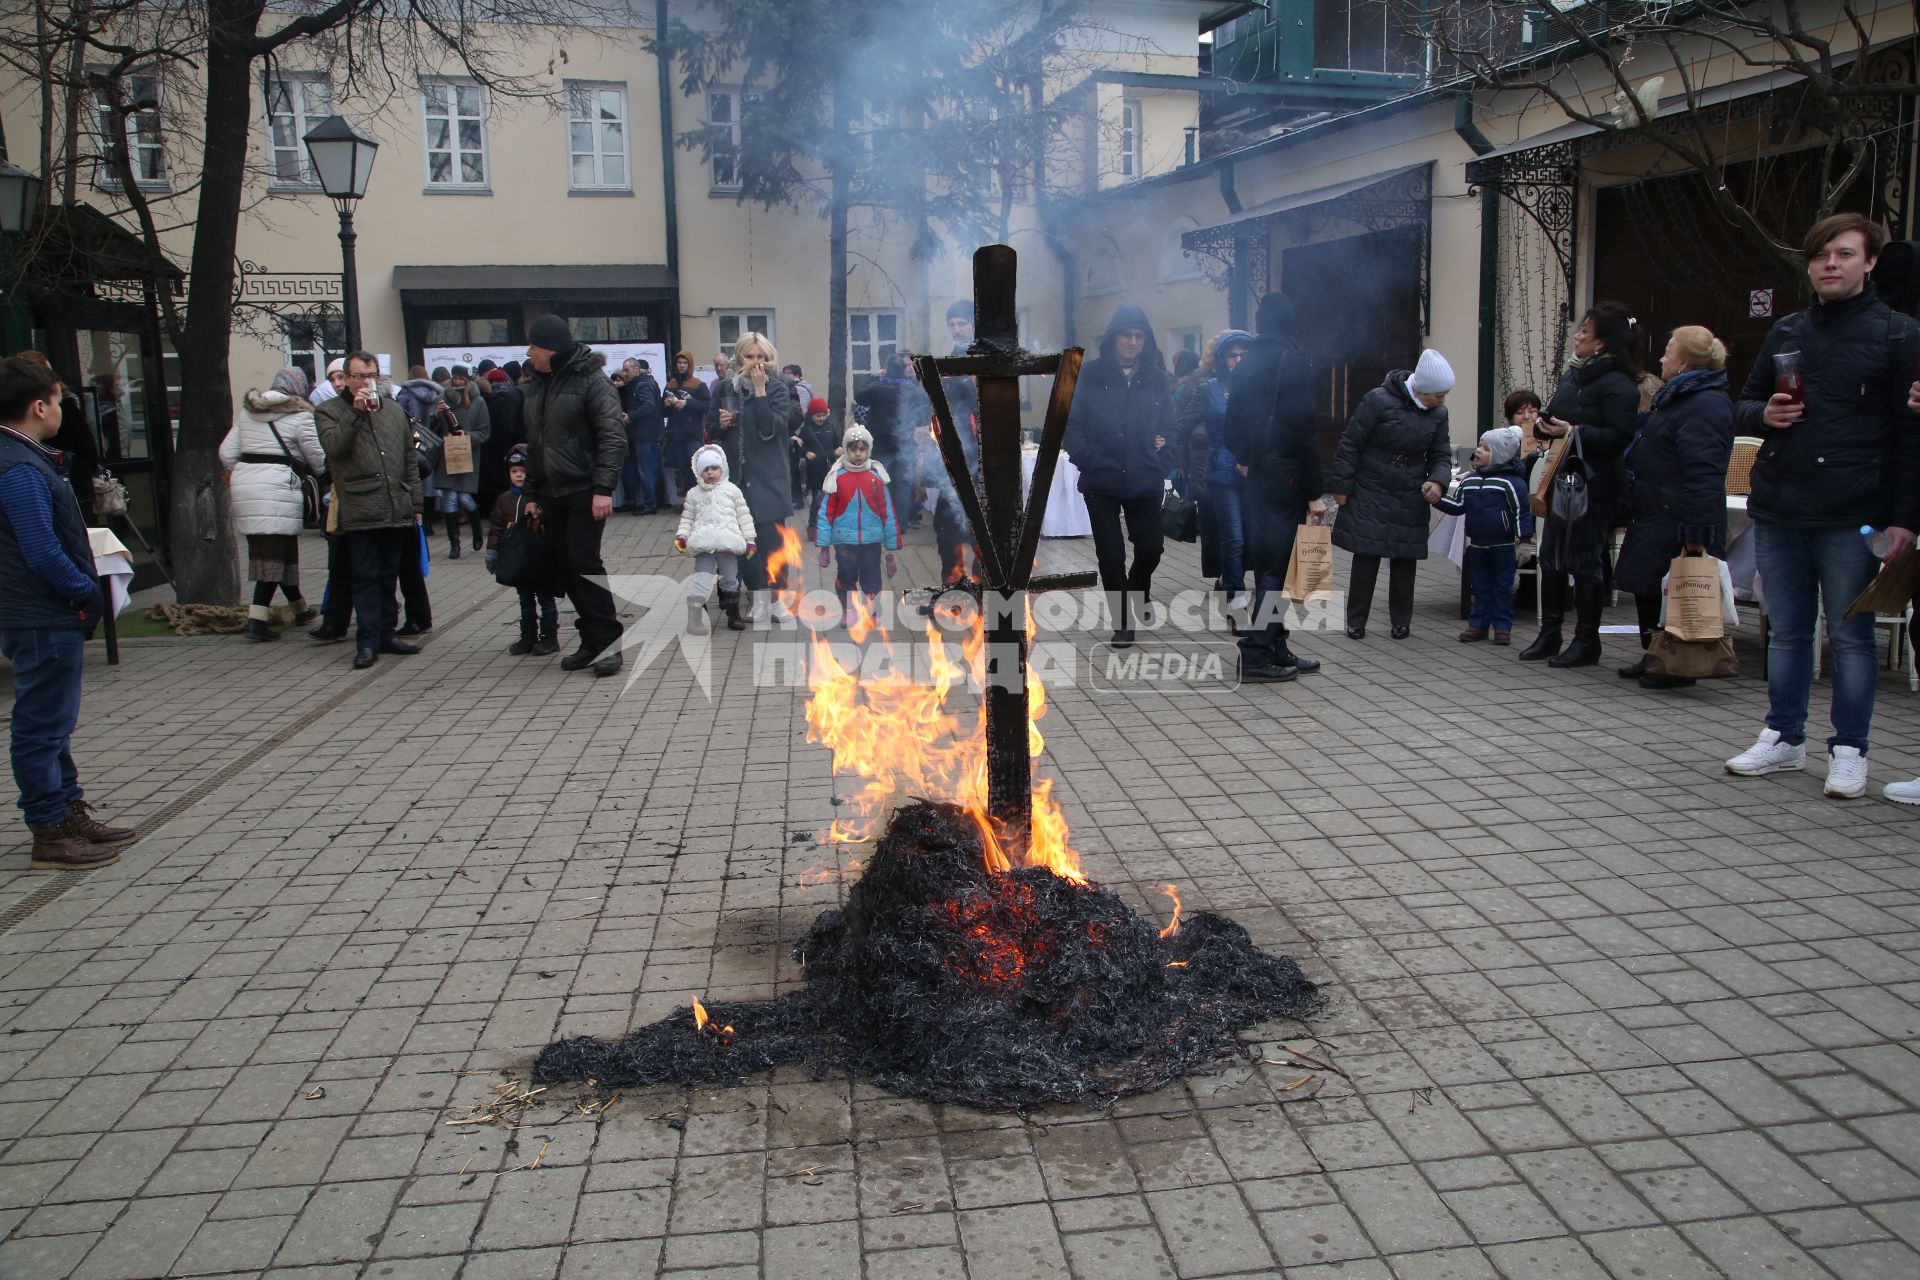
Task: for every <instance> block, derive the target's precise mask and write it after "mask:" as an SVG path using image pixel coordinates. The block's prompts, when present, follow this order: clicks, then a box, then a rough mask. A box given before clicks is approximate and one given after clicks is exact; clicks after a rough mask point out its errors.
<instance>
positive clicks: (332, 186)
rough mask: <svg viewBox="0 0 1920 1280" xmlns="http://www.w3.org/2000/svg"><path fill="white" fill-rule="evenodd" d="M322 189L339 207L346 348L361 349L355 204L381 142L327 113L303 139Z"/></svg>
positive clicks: (364, 185)
mask: <svg viewBox="0 0 1920 1280" xmlns="http://www.w3.org/2000/svg"><path fill="white" fill-rule="evenodd" d="M303 141H305V143H306V144H307V156H308V157H309V158H310V159H311V160H312V161H313V175H314V178H315V180H317V181H318V182H319V184H320V189H321V190H322V191H324V192H326V193H327V196H328V197H329V198H330V199H332V201H333V203H334V207H335V208H337V209H339V210H340V310H341V311H342V312H343V313H344V315H345V319H346V328H347V350H348V351H358V350H359V349H360V282H359V278H358V276H357V275H356V274H355V270H354V265H353V245H354V240H355V236H354V233H353V203H354V201H356V200H358V199H360V197H362V196H364V195H366V194H367V178H368V177H369V176H370V175H371V174H372V173H373V153H374V152H376V151H378V150H379V149H380V144H379V143H377V142H375V141H374V140H373V139H372V138H369V137H367V135H366V134H364V133H361V132H360V131H359V130H358V129H356V128H354V127H353V126H352V125H351V124H349V123H348V122H347V120H346V119H345V117H343V116H328V117H327V118H326V119H325V120H322V121H321V122H320V123H319V124H317V125H315V126H313V128H312V129H310V130H309V131H308V132H307V136H306V137H305V138H304V139H303Z"/></svg>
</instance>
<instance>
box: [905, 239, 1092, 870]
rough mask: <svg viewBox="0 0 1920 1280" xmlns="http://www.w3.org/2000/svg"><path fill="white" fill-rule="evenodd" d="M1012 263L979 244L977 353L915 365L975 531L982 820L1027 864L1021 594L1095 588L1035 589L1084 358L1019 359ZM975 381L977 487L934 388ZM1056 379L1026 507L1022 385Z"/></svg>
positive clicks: (1029, 786) (1078, 580)
mask: <svg viewBox="0 0 1920 1280" xmlns="http://www.w3.org/2000/svg"><path fill="white" fill-rule="evenodd" d="M1017 265H1018V260H1017V257H1016V255H1015V254H1014V251H1013V250H1012V249H1010V248H1008V247H1007V246H1006V245H999V244H996V245H988V246H986V247H985V248H983V249H981V250H979V251H978V252H977V253H975V254H974V255H973V299H974V335H975V336H974V343H973V346H972V347H971V348H970V349H969V350H968V353H967V355H965V356H959V357H953V358H948V359H936V358H935V357H933V356H916V357H915V359H914V364H915V366H916V368H917V369H918V371H919V374H920V382H921V385H922V386H923V387H924V388H925V389H926V391H927V395H928V398H929V399H930V400H932V401H933V408H934V416H935V419H936V426H937V427H938V429H939V432H940V453H941V457H942V459H943V460H944V461H945V462H946V465H947V473H948V475H949V476H950V477H951V478H952V480H953V483H954V488H955V491H956V492H957V494H958V496H959V499H960V505H961V508H962V510H963V511H964V512H965V514H966V516H967V521H968V523H969V524H970V525H971V526H972V530H973V539H974V544H975V548H976V550H977V551H978V553H979V555H978V563H979V566H980V570H981V573H980V577H979V579H978V580H977V581H976V582H974V583H972V584H970V586H971V588H972V589H973V590H974V591H976V592H977V593H978V594H979V596H980V608H981V615H982V619H983V625H984V627H985V639H986V680H987V688H986V745H987V809H988V812H989V814H990V815H991V816H992V817H993V818H994V820H995V822H996V823H997V824H998V825H999V827H1000V832H1001V836H1002V839H1003V841H1004V842H1005V843H1006V844H1007V845H1008V847H1009V852H1010V853H1012V854H1014V855H1015V856H1020V855H1024V854H1025V852H1026V850H1027V848H1028V846H1029V844H1030V843H1031V834H1032V826H1033V761H1032V759H1031V757H1030V756H1029V754H1028V751H1027V741H1028V739H1027V721H1028V703H1027V605H1026V593H1027V591H1028V590H1029V588H1032V587H1039V588H1041V589H1046V588H1075V587H1085V586H1091V585H1093V581H1094V576H1093V575H1092V574H1075V575H1068V576H1063V577H1060V578H1055V579H1051V580H1048V581H1046V582H1044V583H1035V582H1034V581H1033V562H1034V558H1035V554H1036V551H1037V546H1038V539H1039V530H1040V522H1041V520H1042V519H1043V518H1044V516H1045V514H1046V504H1047V489H1048V486H1049V485H1050V484H1051V482H1052V478H1053V471H1054V461H1055V459H1056V458H1057V457H1058V455H1059V452H1060V441H1061V438H1062V436H1063V435H1064V434H1065V432H1066V425H1067V423H1066V416H1067V409H1068V406H1069V405H1070V404H1071V403H1072V400H1073V387H1074V383H1075V380H1076V379H1077V378H1078V376H1079V371H1080V357H1081V354H1082V353H1081V351H1080V350H1079V349H1078V348H1072V349H1069V350H1067V351H1064V352H1062V353H1060V354H1059V355H1057V356H1036V355H1031V354H1029V353H1027V352H1025V351H1022V350H1021V349H1020V331H1019V319H1018V316H1019V312H1018V309H1017V307H1016V305H1015V281H1016V277H1017V270H1016V268H1017ZM969 374H971V375H973V376H974V377H975V378H976V379H977V380H978V385H979V394H980V482H979V484H978V486H977V487H976V485H975V482H974V477H973V475H972V474H971V472H970V471H969V469H968V467H967V462H966V454H965V451H964V449H963V447H962V445H961V442H960V437H959V435H958V432H959V431H964V430H967V426H966V424H965V423H959V424H956V423H955V422H954V420H953V412H952V410H951V409H950V408H949V407H948V404H947V396H946V391H945V389H944V388H943V387H942V386H941V383H940V379H941V377H942V376H943V375H944V376H947V377H955V376H965V375H969ZM1030 374H1053V375H1054V392H1053V397H1052V399H1051V400H1050V401H1049V403H1048V406H1047V425H1046V430H1045V433H1044V435H1043V438H1042V441H1041V455H1040V457H1039V459H1038V460H1037V465H1036V466H1035V468H1034V479H1033V495H1032V499H1031V500H1030V501H1026V500H1023V497H1022V482H1021V474H1020V452H1021V450H1020V378H1021V377H1022V375H1030Z"/></svg>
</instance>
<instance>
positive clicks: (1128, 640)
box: [1065, 303, 1186, 649]
mask: <svg viewBox="0 0 1920 1280" xmlns="http://www.w3.org/2000/svg"><path fill="white" fill-rule="evenodd" d="M1178 435H1179V432H1178V431H1177V430H1176V429H1175V427H1174V424H1173V383H1172V381H1171V380H1170V379H1169V378H1168V376H1167V366H1166V362H1165V361H1164V360H1162V359H1161V358H1160V347H1159V344H1157V343H1156V342H1155V341H1154V339H1153V326H1152V325H1151V324H1150V323H1148V321H1147V313H1146V312H1145V311H1142V310H1141V309H1140V308H1139V307H1136V306H1133V305H1132V304H1131V303H1126V304H1122V305H1121V306H1120V307H1118V308H1116V309H1115V311H1114V313H1113V319H1112V320H1111V321H1109V322H1108V324H1107V331H1106V333H1105V335H1103V336H1102V337H1101V339H1100V355H1099V358H1098V359H1094V360H1089V361H1088V362H1087V363H1086V364H1085V365H1084V366H1082V368H1081V370H1080V382H1079V385H1078V386H1076V387H1075V389H1074V393H1073V408H1072V410H1071V411H1070V412H1069V413H1068V415H1067V435H1066V441H1065V448H1066V452H1067V454H1068V456H1069V457H1071V458H1072V459H1073V465H1074V466H1076V467H1078V468H1079V469H1080V493H1081V495H1082V496H1084V497H1085V498H1086V500H1087V518H1088V520H1089V522H1090V523H1091V524H1092V525H1093V554H1094V559H1095V560H1096V561H1098V563H1099V566H1100V588H1101V590H1103V591H1105V592H1106V593H1107V600H1108V607H1109V608H1110V609H1111V611H1112V614H1113V639H1112V641H1111V643H1112V645H1113V646H1114V647H1115V648H1117V649H1124V648H1127V647H1128V646H1130V645H1131V644H1132V643H1133V639H1134V635H1133V624H1134V621H1135V615H1136V614H1137V613H1138V611H1139V610H1140V609H1141V608H1142V607H1143V606H1144V604H1145V602H1146V600H1147V599H1148V597H1149V593H1150V592H1151V591H1152V590H1153V571H1154V568H1155V567H1156V566H1157V565H1159V563H1160V553H1161V551H1162V549H1163V548H1164V547H1165V545H1166V544H1165V539H1164V538H1163V536H1162V534H1161V530H1160V503H1161V498H1162V494H1163V493H1164V491H1165V481H1166V479H1167V477H1168V476H1169V475H1170V474H1172V472H1173V471H1174V469H1175V468H1176V467H1177V466H1178V465H1179V464H1180V462H1181V461H1182V460H1183V459H1184V458H1185V456H1186V450H1185V448H1184V446H1183V445H1181V444H1180V442H1179V441H1178ZM1123 520H1124V521H1125V523H1126V532H1125V533H1124V534H1122V532H1121V522H1122V521H1123ZM1129 542H1131V543H1132V544H1133V565H1132V567H1131V568H1129V567H1128V565H1127V544H1128V543H1129Z"/></svg>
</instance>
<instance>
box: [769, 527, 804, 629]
mask: <svg viewBox="0 0 1920 1280" xmlns="http://www.w3.org/2000/svg"><path fill="white" fill-rule="evenodd" d="M775 527H776V528H777V529H779V530H780V545H779V546H777V547H773V548H771V549H769V550H768V552H767V581H768V582H770V583H772V584H773V594H774V598H775V599H776V600H779V601H780V602H781V603H783V604H785V605H786V606H787V608H789V609H791V610H795V611H798V609H799V608H800V597H801V595H802V593H803V592H804V589H805V587H806V574H805V573H804V572H803V571H802V565H801V557H802V555H803V554H804V553H803V552H802V551H801V549H800V535H799V534H797V533H795V532H794V531H793V530H792V529H791V528H789V527H788V526H787V525H784V524H782V525H776V526H775Z"/></svg>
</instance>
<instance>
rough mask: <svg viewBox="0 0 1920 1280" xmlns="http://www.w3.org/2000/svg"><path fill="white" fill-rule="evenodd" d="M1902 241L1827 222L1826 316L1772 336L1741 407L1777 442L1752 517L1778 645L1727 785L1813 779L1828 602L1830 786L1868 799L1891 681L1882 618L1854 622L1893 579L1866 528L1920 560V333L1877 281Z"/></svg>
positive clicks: (1819, 288) (1821, 299) (1818, 280)
mask: <svg viewBox="0 0 1920 1280" xmlns="http://www.w3.org/2000/svg"><path fill="white" fill-rule="evenodd" d="M1886 242H1887V233H1886V229H1885V228H1884V227H1882V226H1880V224H1878V223H1876V222H1873V221H1871V220H1870V219H1867V218H1864V217H1862V216H1861V215H1859V214H1855V213H1840V214H1835V215H1833V216H1832V217H1829V218H1824V219H1822V220H1821V221H1820V222H1818V223H1816V224H1815V225H1814V227H1813V229H1812V230H1811V231H1809V232H1808V233H1807V238H1806V241H1805V246H1804V247H1805V250H1806V256H1807V277H1808V279H1809V280H1811V281H1812V283H1813V290H1814V293H1815V295H1816V297H1815V300H1814V303H1813V305H1812V306H1810V307H1808V308H1807V309H1806V310H1804V311H1801V312H1798V313H1796V314H1794V315H1790V316H1787V317H1785V318H1784V319H1782V320H1780V321H1778V322H1777V323H1775V325H1774V326H1773V328H1772V329H1771V330H1770V331H1769V332H1768V334H1767V337H1766V341H1765V342H1764V343H1762V344H1761V347H1760V352H1759V355H1758V357H1757V358H1756V359H1755V360H1754V363H1753V370H1752V372H1751V373H1750V374H1749V375H1748V377H1747V382H1746V386H1745V387H1744V388H1743V389H1742V390H1741V393H1740V400H1739V403H1738V405H1737V406H1736V408H1735V422H1736V423H1737V427H1738V429H1739V431H1740V432H1741V434H1743V435H1757V436H1760V437H1761V438H1762V439H1763V441H1764V443H1763V444H1762V445H1761V448H1760V452H1759V455H1758V456H1757V457H1756V458H1755V459H1754V464H1753V492H1752V494H1751V495H1750V496H1749V497H1748V499H1747V514H1748V515H1750V516H1751V517H1753V526H1754V527H1753V537H1754V560H1755V566H1756V567H1757V569H1758V570H1759V574H1760V580H1761V582H1762V584H1763V586H1762V590H1764V592H1765V594H1766V602H1767V614H1768V620H1769V622H1770V624H1771V634H1770V638H1769V641H1768V646H1767V696H1768V701H1769V708H1768V711H1767V722H1766V728H1765V729H1764V730H1763V731H1762V732H1761V734H1760V737H1759V739H1758V740H1757V741H1756V742H1755V743H1754V744H1753V746H1751V747H1749V748H1748V749H1747V750H1746V751H1743V752H1741V753H1740V754H1739V755H1737V756H1735V757H1734V758H1733V759H1731V760H1729V761H1727V762H1726V767H1727V772H1728V773H1734V774H1740V775H1743V776H1746V777H1758V776H1760V775H1763V774H1768V773H1778V772H1781V771H1784V770H1792V769H1801V768H1804V767H1805V765H1806V757H1807V752H1806V722H1807V702H1808V697H1809V695H1810V693H1811V690H1812V686H1813V653H1814V649H1813V646H1814V645H1815V644H1816V643H1817V642H1818V638H1817V637H1816V636H1815V634H1814V624H1815V620H1816V618H1817V616H1818V614H1819V611H1820V605H1821V602H1822V601H1823V600H1824V601H1825V612H1826V620H1827V635H1828V637H1829V638H1830V639H1831V640H1832V642H1833V710H1832V721H1833V736H1832V737H1830V738H1829V739H1828V740H1827V781H1826V788H1825V789H1826V794H1828V795H1829V796H1834V797H1838V798H1852V797H1857V796H1861V795H1865V794H1866V790H1867V731H1868V728H1869V727H1870V725H1871V723H1872V720H1873V698H1874V686H1875V683H1876V680H1877V677H1878V674H1879V662H1878V658H1877V654H1876V642H1875V638H1874V629H1873V618H1872V616H1871V615H1869V614H1863V615H1861V616H1859V617H1855V618H1851V619H1848V618H1847V617H1846V612H1847V607H1848V606H1849V605H1850V604H1852V603H1853V600H1854V598H1855V597H1856V596H1858V595H1859V594H1860V593H1861V592H1862V591H1864V590H1865V589H1866V587H1867V584H1868V583H1870V582H1872V581H1873V579H1874V575H1875V574H1877V573H1878V572H1879V570H1880V561H1879V559H1877V558H1876V557H1875V555H1874V553H1873V551H1871V550H1870V549H1869V548H1868V546H1867V540H1866V539H1865V538H1863V537H1861V530H1862V528H1863V527H1865V526H1871V529H1872V530H1873V531H1884V533H1885V538H1884V540H1883V541H1884V543H1885V545H1886V548H1887V550H1886V558H1887V559H1889V560H1893V559H1898V558H1899V557H1901V556H1904V555H1908V554H1911V552H1912V550H1913V545H1914V530H1915V529H1916V528H1920V388H1916V386H1915V383H1914V376H1915V372H1916V362H1917V361H1920V326H1916V325H1915V323H1914V322H1913V321H1912V320H1911V319H1910V318H1908V317H1906V316H1904V315H1900V314H1898V313H1896V312H1894V311H1893V310H1892V309H1891V308H1890V307H1888V306H1887V304H1886V303H1885V302H1883V301H1881V300H1880V298H1879V296H1878V294H1876V293H1875V291H1874V288H1873V284H1872V282H1871V280H1870V279H1869V273H1870V272H1872V270H1873V266H1874V263H1875V261H1876V260H1877V259H1878V258H1879V256H1880V251H1881V249H1882V248H1884V247H1885V245H1886ZM1896 798H1898V797H1896Z"/></svg>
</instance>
